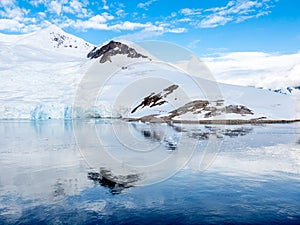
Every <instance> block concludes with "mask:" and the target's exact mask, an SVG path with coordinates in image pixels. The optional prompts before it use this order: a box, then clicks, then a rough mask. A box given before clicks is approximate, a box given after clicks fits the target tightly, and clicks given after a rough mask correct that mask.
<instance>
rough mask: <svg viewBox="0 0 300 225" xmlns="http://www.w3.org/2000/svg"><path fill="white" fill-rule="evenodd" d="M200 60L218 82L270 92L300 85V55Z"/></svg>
mask: <svg viewBox="0 0 300 225" xmlns="http://www.w3.org/2000/svg"><path fill="white" fill-rule="evenodd" d="M203 60H204V62H205V63H206V64H207V66H208V67H209V69H210V70H211V71H212V73H213V75H214V76H215V78H216V79H217V80H218V81H219V82H224V83H230V84H237V85H244V86H256V87H264V88H272V89H276V88H283V87H294V86H299V85H300V53H295V54H285V55H278V54H268V53H263V52H234V53H228V54H225V55H221V56H218V57H213V58H212V57H210V58H204V59H203Z"/></svg>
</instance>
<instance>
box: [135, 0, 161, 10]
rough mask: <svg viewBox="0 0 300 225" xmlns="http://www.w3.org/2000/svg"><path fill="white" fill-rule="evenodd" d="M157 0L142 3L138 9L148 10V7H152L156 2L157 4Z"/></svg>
mask: <svg viewBox="0 0 300 225" xmlns="http://www.w3.org/2000/svg"><path fill="white" fill-rule="evenodd" d="M156 1H157V0H149V1H147V2H140V3H139V4H138V5H137V7H138V8H143V9H146V10H147V9H148V7H149V6H150V5H152V3H154V2H156Z"/></svg>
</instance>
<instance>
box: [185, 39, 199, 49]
mask: <svg viewBox="0 0 300 225" xmlns="http://www.w3.org/2000/svg"><path fill="white" fill-rule="evenodd" d="M200 42H201V40H199V39H196V40H193V41H191V42H190V43H189V44H188V45H187V47H188V48H190V49H195V48H197V45H198V43H200Z"/></svg>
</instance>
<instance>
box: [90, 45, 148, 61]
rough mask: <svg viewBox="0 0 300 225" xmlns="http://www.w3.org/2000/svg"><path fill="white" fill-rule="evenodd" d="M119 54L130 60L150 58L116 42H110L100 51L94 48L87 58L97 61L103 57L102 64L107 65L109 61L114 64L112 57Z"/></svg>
mask: <svg viewBox="0 0 300 225" xmlns="http://www.w3.org/2000/svg"><path fill="white" fill-rule="evenodd" d="M119 54H121V55H127V57H128V58H148V56H145V55H142V54H140V53H138V52H137V51H136V50H134V49H133V48H130V47H129V46H127V45H125V44H122V43H121V42H116V41H110V42H109V43H108V44H107V45H104V46H102V47H101V48H99V49H98V48H97V47H94V49H93V50H92V51H90V52H89V53H88V55H87V58H90V59H97V58H99V57H101V58H100V63H105V62H107V61H109V62H112V59H111V57H112V56H115V55H119Z"/></svg>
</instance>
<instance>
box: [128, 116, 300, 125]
mask: <svg viewBox="0 0 300 225" xmlns="http://www.w3.org/2000/svg"><path fill="white" fill-rule="evenodd" d="M124 120H125V121H128V122H138V121H140V122H149V123H175V124H179V123H182V124H220V125H225V124H226V125H236V124H285V123H298V122H300V119H292V120H258V119H250V120H231V119H228V120H166V119H160V118H153V117H152V118H136V119H135V118H126V119H124Z"/></svg>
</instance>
